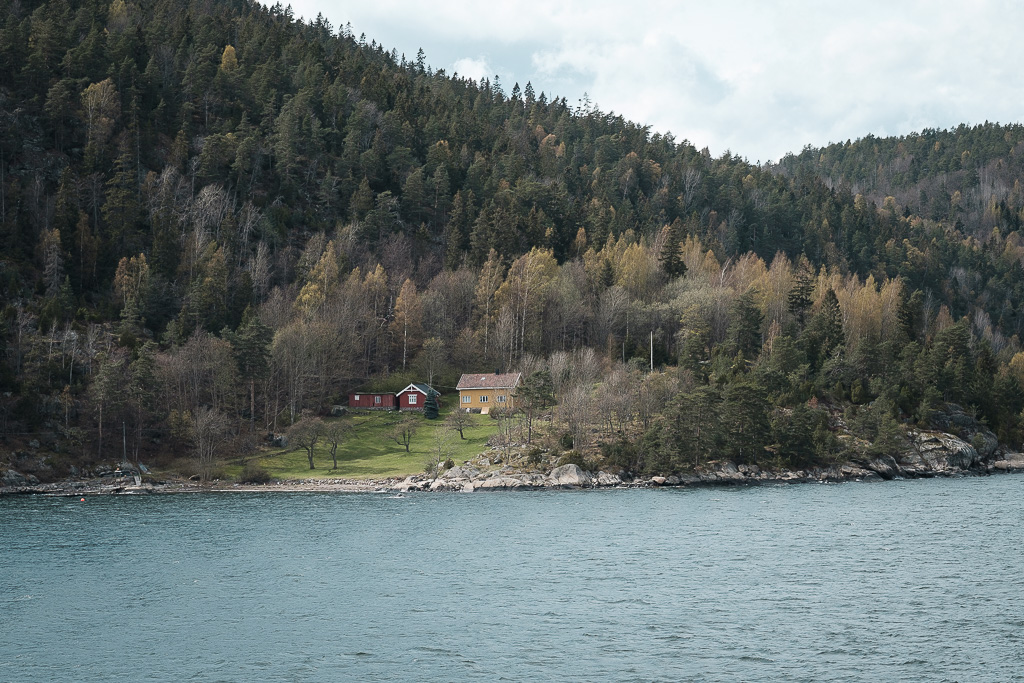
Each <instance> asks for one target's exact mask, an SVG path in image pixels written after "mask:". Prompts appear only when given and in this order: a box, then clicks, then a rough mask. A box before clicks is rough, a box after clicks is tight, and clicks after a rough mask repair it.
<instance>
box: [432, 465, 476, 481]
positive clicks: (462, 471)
mask: <svg viewBox="0 0 1024 683" xmlns="http://www.w3.org/2000/svg"><path fill="white" fill-rule="evenodd" d="M479 474H480V470H478V469H477V468H475V467H469V466H467V465H456V466H455V467H453V468H451V469H450V470H448V471H447V472H445V473H444V474H442V475H441V478H442V479H448V480H454V479H473V478H474V477H476V476H477V475H479Z"/></svg>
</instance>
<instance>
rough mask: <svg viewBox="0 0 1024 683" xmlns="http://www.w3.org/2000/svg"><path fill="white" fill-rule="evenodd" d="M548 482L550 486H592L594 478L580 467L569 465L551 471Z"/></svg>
mask: <svg viewBox="0 0 1024 683" xmlns="http://www.w3.org/2000/svg"><path fill="white" fill-rule="evenodd" d="M547 481H548V484H549V485H550V486H590V485H591V484H592V483H593V478H592V477H591V476H590V474H589V473H588V472H584V471H583V470H582V469H580V466H579V465H573V464H568V465H562V466H561V467H556V468H555V469H553V470H551V474H549V475H548V478H547Z"/></svg>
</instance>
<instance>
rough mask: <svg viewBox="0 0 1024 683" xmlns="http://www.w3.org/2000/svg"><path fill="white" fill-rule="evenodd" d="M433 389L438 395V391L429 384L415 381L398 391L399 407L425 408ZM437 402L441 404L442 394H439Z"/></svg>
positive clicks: (410, 408) (407, 408) (403, 408)
mask: <svg viewBox="0 0 1024 683" xmlns="http://www.w3.org/2000/svg"><path fill="white" fill-rule="evenodd" d="M431 391H433V392H434V394H435V395H437V391H436V390H434V389H432V388H431V387H430V385H429V384H420V383H418V382H413V383H412V384H410V385H409V386H407V387H406V388H405V389H402V390H401V391H399V392H398V409H399V410H423V406H424V405H426V403H427V396H429V395H430V392H431ZM437 404H438V406H440V405H441V397H440V395H437Z"/></svg>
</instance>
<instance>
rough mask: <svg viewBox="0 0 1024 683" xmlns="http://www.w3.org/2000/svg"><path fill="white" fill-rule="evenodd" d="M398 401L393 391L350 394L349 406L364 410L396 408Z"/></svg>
mask: <svg viewBox="0 0 1024 683" xmlns="http://www.w3.org/2000/svg"><path fill="white" fill-rule="evenodd" d="M397 406H398V401H397V399H396V398H395V395H394V394H392V393H368V394H361V393H360V394H349V395H348V407H349V408H358V409H362V410H394V409H395V408H396V407H397Z"/></svg>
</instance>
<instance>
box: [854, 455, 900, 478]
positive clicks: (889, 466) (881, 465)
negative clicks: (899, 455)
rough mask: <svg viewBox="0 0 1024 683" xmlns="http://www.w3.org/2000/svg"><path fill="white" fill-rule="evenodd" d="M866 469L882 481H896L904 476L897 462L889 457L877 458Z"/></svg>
mask: <svg viewBox="0 0 1024 683" xmlns="http://www.w3.org/2000/svg"><path fill="white" fill-rule="evenodd" d="M848 464H849V463H848ZM866 467H867V469H869V470H871V471H872V472H874V473H875V474H877V475H878V476H880V477H881V478H882V479H894V478H896V477H899V476H902V474H903V470H902V469H901V468H900V466H899V465H898V464H897V463H896V460H895V459H894V458H892V457H891V456H888V455H883V456H882V457H879V458H875V459H874V460H872V461H871V462H869V463H868V464H867V466H866Z"/></svg>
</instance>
